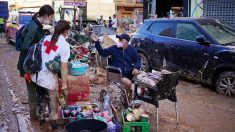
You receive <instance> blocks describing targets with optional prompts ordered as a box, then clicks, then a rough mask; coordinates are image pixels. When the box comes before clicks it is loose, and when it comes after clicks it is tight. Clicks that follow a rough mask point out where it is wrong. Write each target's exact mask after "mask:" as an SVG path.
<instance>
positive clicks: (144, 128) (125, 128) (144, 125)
mask: <svg viewBox="0 0 235 132" xmlns="http://www.w3.org/2000/svg"><path fill="white" fill-rule="evenodd" d="M124 119H125V118H124V116H123V112H122V122H123V124H122V132H130V131H131V127H141V132H149V131H150V125H149V122H126V121H125V120H124Z"/></svg>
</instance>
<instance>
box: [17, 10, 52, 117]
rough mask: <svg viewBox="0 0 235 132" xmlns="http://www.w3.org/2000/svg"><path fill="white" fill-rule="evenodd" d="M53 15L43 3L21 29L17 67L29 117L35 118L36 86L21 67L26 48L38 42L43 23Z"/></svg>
mask: <svg viewBox="0 0 235 132" xmlns="http://www.w3.org/2000/svg"><path fill="white" fill-rule="evenodd" d="M53 16H54V10H53V8H52V7H51V6H50V5H44V6H42V7H41V8H40V9H39V12H37V13H35V14H34V15H33V17H32V20H31V21H30V22H29V23H28V24H27V25H26V27H25V29H24V31H23V36H24V38H23V44H22V46H21V51H20V55H19V60H18V64H17V68H18V70H19V71H20V76H21V77H23V78H25V80H26V86H27V92H28V103H29V109H30V110H29V111H30V119H31V120H37V119H38V117H37V108H38V107H37V106H38V104H37V98H36V86H35V85H34V84H33V83H32V81H31V80H30V75H28V74H26V73H25V71H24V69H23V63H24V60H25V58H26V56H27V52H28V49H29V48H30V47H31V46H32V44H35V43H37V42H39V41H40V40H41V39H42V38H43V36H44V32H43V24H50V23H51V21H52V18H53Z"/></svg>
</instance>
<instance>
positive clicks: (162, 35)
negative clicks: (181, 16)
mask: <svg viewBox="0 0 235 132" xmlns="http://www.w3.org/2000/svg"><path fill="white" fill-rule="evenodd" d="M146 33H147V34H148V35H149V36H151V40H150V41H148V49H149V50H148V54H149V56H150V60H151V61H150V63H151V65H152V68H153V69H157V70H160V69H163V65H164V64H163V63H164V58H169V57H170V56H169V52H167V46H168V45H169V44H170V42H171V39H172V38H171V37H172V36H173V22H172V21H157V22H154V23H153V24H152V25H151V26H150V27H149V29H148V30H147V32H146Z"/></svg>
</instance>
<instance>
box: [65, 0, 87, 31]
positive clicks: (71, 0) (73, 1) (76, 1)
mask: <svg viewBox="0 0 235 132" xmlns="http://www.w3.org/2000/svg"><path fill="white" fill-rule="evenodd" d="M64 5H66V6H74V16H73V23H74V25H75V26H76V11H77V9H76V7H77V8H84V7H86V1H85V0H64ZM79 12H80V13H79V17H80V29H81V27H82V10H81V9H80V10H79Z"/></svg>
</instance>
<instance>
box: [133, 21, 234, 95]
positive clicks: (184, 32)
mask: <svg viewBox="0 0 235 132" xmlns="http://www.w3.org/2000/svg"><path fill="white" fill-rule="evenodd" d="M130 43H131V44H132V45H133V46H135V47H136V48H137V50H138V52H139V54H140V56H141V60H142V68H143V69H144V70H146V71H149V70H151V69H157V70H160V69H168V70H173V71H176V70H180V71H181V76H183V77H186V78H187V79H190V80H194V81H197V82H201V83H204V84H209V85H211V86H214V87H215V89H216V91H217V92H218V93H220V94H224V95H228V96H234V95H235V32H234V30H233V29H231V28H229V26H227V25H225V24H223V23H222V22H221V21H219V20H215V19H205V18H200V19H192V18H175V19H156V20H146V21H145V22H144V24H143V25H142V26H141V27H140V28H139V29H138V30H137V31H136V33H134V34H133V37H132V39H131V42H130Z"/></svg>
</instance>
